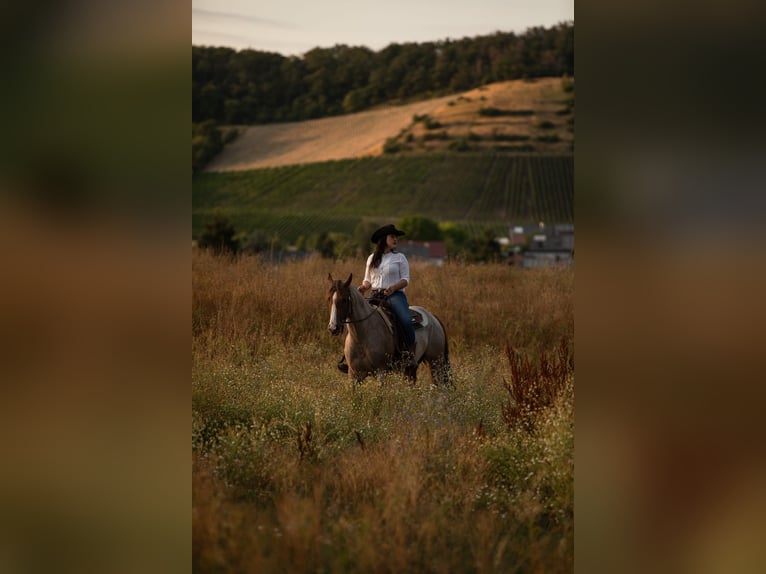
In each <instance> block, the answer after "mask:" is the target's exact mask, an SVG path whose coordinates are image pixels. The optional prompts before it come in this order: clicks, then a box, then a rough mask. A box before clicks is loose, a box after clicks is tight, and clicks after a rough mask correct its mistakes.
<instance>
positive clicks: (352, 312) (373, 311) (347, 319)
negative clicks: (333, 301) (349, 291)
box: [343, 296, 377, 325]
mask: <svg viewBox="0 0 766 574" xmlns="http://www.w3.org/2000/svg"><path fill="white" fill-rule="evenodd" d="M376 311H377V309H376V308H375V307H373V308H372V311H370V314H369V315H367V316H366V317H362V318H361V319H351V316H352V315H353V314H354V302H353V298H352V297H350V296H349V311H348V317H346V318H345V319H344V320H343V324H344V325H349V324H351V323H361V322H362V321H366V320H367V319H369V318H370V317H372V316H373V315H374V314H375V312H376Z"/></svg>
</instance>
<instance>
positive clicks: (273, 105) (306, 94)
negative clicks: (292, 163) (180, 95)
mask: <svg viewBox="0 0 766 574" xmlns="http://www.w3.org/2000/svg"><path fill="white" fill-rule="evenodd" d="M563 75H569V76H573V75H574V22H565V23H561V24H558V25H556V26H552V27H550V28H545V27H534V28H529V29H527V30H526V31H525V32H524V33H522V34H515V33H512V32H496V33H494V34H491V35H487V36H477V37H474V38H463V39H460V40H450V39H446V40H442V41H438V42H425V43H405V44H397V43H393V44H390V45H388V46H386V47H385V48H383V49H382V50H380V51H377V52H375V51H372V50H370V49H369V48H366V47H360V46H346V45H340V44H339V45H336V46H333V47H332V48H319V47H317V48H314V49H312V50H310V51H308V52H306V53H305V54H303V56H302V57H297V56H290V57H287V56H282V55H281V54H276V53H272V52H262V51H258V50H250V49H247V50H239V51H237V50H234V49H231V48H223V47H207V46H192V122H194V123H201V122H204V121H208V120H212V121H215V122H216V123H220V124H265V123H272V122H285V121H300V120H307V119H313V118H320V117H325V116H332V115H340V114H344V113H353V112H358V111H362V110H365V109H369V108H371V107H373V106H375V105H378V104H381V103H384V102H405V101H410V100H414V99H418V98H426V97H437V96H440V95H445V94H449V93H454V92H458V91H464V90H470V89H472V88H475V87H478V86H481V85H484V84H487V83H491V82H499V81H506V80H515V79H521V78H535V77H544V76H563Z"/></svg>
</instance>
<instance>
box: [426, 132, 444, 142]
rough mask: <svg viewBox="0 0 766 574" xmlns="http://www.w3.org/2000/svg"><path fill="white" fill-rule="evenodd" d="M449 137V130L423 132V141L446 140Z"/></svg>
mask: <svg viewBox="0 0 766 574" xmlns="http://www.w3.org/2000/svg"><path fill="white" fill-rule="evenodd" d="M446 139H448V136H447V132H446V131H441V132H436V133H426V134H423V141H429V140H446Z"/></svg>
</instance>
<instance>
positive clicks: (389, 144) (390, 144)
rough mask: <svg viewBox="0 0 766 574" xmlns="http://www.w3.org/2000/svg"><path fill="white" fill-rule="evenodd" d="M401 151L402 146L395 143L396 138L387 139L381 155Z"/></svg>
mask: <svg viewBox="0 0 766 574" xmlns="http://www.w3.org/2000/svg"><path fill="white" fill-rule="evenodd" d="M400 151H402V144H400V143H399V142H398V141H396V138H388V139H387V140H386V143H384V144H383V153H399V152H400Z"/></svg>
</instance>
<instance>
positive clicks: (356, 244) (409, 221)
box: [197, 214, 502, 263]
mask: <svg viewBox="0 0 766 574" xmlns="http://www.w3.org/2000/svg"><path fill="white" fill-rule="evenodd" d="M396 226H397V228H399V229H401V230H402V231H404V232H405V235H406V236H407V238H408V239H413V240H417V241H444V242H445V246H446V248H447V253H448V256H449V258H450V259H452V260H455V261H463V262H467V263H478V262H498V261H500V260H501V259H502V252H501V248H500V244H499V243H498V241H497V240H496V238H495V236H496V233H495V231H494V230H493V229H492V228H490V227H485V228H484V229H483V230H482V232H481V234H480V235H478V236H472V235H471V234H469V232H468V231H467V230H466V229H465V228H463V227H462V226H460V225H457V224H455V223H452V222H445V223H437V222H436V221H434V220H432V219H430V218H428V217H424V216H421V215H415V216H407V217H402V218H400V219H399V221H398V223H397V224H396ZM379 227H380V223H372V222H364V221H360V222H359V224H358V225H357V226H356V228H355V229H354V233H353V235H349V234H346V233H337V232H334V233H330V232H327V231H322V232H320V233H317V234H312V235H311V236H310V237H306V236H303V235H302V236H301V237H299V238H298V241H297V242H296V244H295V245H294V246H293V247H294V248H295V250H296V251H299V252H306V251H315V252H317V253H319V254H320V255H321V256H322V257H324V258H327V259H335V258H341V259H343V258H348V257H363V256H366V255H367V254H368V252H369V251H370V250H371V249H372V247H371V244H370V239H369V238H370V236H371V235H372V233H373V232H374V231H375V230H376V229H378V228H379ZM197 246H198V247H199V248H200V249H204V250H208V251H210V252H212V253H213V254H215V255H235V254H237V253H245V254H256V253H267V252H274V251H277V252H281V251H283V250H284V249H285V248H286V247H287V244H286V243H285V242H284V241H282V239H281V238H280V237H279V234H278V233H273V232H272V233H269V232H266V231H264V230H260V229H256V230H254V231H251V232H249V233H243V232H238V231H237V229H236V228H235V227H234V224H233V223H232V222H231V221H230V220H229V219H228V218H227V217H226V216H224V215H221V214H216V215H215V216H214V217H213V218H212V219H211V220H210V221H208V223H207V224H206V225H205V229H204V230H203V231H202V233H201V235H200V237H199V239H198V241H197Z"/></svg>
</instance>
